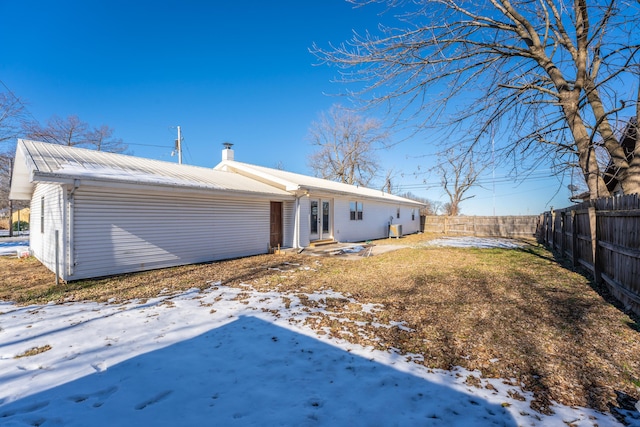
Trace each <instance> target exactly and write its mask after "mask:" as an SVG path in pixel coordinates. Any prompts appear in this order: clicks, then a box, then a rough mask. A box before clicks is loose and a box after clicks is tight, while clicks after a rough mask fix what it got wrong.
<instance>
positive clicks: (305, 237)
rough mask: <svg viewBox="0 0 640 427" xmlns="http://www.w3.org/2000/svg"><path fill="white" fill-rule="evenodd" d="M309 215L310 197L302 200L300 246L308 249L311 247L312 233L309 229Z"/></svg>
mask: <svg viewBox="0 0 640 427" xmlns="http://www.w3.org/2000/svg"><path fill="white" fill-rule="evenodd" d="M309 215H311V201H310V199H309V198H308V197H301V198H300V224H299V227H300V246H301V247H303V248H304V247H307V246H309V243H311V242H310V240H309V232H310V231H311V229H310V227H309V220H310V218H309Z"/></svg>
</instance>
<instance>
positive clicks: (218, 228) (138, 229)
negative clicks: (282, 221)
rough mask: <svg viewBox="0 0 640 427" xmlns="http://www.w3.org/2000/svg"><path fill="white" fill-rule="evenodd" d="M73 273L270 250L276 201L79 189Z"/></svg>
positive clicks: (143, 267)
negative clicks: (271, 212) (271, 211)
mask: <svg viewBox="0 0 640 427" xmlns="http://www.w3.org/2000/svg"><path fill="white" fill-rule="evenodd" d="M74 218H75V227H74V246H75V247H74V257H75V262H76V265H75V272H74V275H73V277H72V278H71V279H80V278H85V277H95V276H104V275H111V274H120V273H125V272H133V271H142V270H148V269H152V268H161V267H169V266H175V265H183V264H191V263H197V262H205V261H214V260H219V259H225V258H234V257H240V256H248V255H255V254H259V253H265V252H267V248H268V243H269V201H268V200H262V199H242V198H222V197H209V198H204V197H192V196H181V195H176V194H174V193H162V192H148V193H145V194H139V193H133V192H115V191H113V190H108V189H104V188H95V187H80V188H79V189H78V190H77V191H76V193H75V215H74Z"/></svg>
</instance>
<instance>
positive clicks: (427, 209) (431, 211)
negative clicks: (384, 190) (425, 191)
mask: <svg viewBox="0 0 640 427" xmlns="http://www.w3.org/2000/svg"><path fill="white" fill-rule="evenodd" d="M399 196H400V197H404V198H405V199H409V200H415V201H416V202H420V203H422V204H423V206H422V207H421V208H420V215H438V212H439V211H440V210H441V209H442V208H443V204H442V203H441V202H438V201H436V200H431V199H427V198H426V197H421V196H416V195H415V194H413V193H412V192H410V191H408V192H406V193H402V194H399Z"/></svg>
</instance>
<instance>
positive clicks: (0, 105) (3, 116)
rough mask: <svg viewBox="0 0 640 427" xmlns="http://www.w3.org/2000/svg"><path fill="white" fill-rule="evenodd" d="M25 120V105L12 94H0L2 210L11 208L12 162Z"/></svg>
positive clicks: (0, 206)
mask: <svg viewBox="0 0 640 427" xmlns="http://www.w3.org/2000/svg"><path fill="white" fill-rule="evenodd" d="M24 118H25V110H24V104H23V103H22V101H21V100H20V99H19V98H17V97H15V96H14V95H13V94H12V93H9V92H6V93H5V92H1V93H0V210H3V209H6V208H7V207H9V205H10V204H9V184H10V176H11V160H12V159H13V151H14V149H15V141H16V139H17V137H18V135H19V134H20V129H21V126H22V123H23V122H24Z"/></svg>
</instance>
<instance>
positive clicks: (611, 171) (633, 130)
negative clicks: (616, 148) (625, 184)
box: [569, 117, 638, 203]
mask: <svg viewBox="0 0 640 427" xmlns="http://www.w3.org/2000/svg"><path fill="white" fill-rule="evenodd" d="M636 124H637V120H636V118H635V117H632V118H631V119H630V120H629V123H627V125H626V126H625V128H624V131H623V132H622V137H621V138H620V145H621V146H622V149H623V150H624V154H625V156H626V158H627V161H628V162H631V160H632V159H633V153H634V150H635V148H636V141H637V140H638V128H637V126H636ZM618 172H619V169H618V168H617V167H616V166H615V165H614V164H613V160H611V159H610V160H609V164H608V165H607V167H606V169H605V170H604V172H603V173H602V177H603V179H604V183H605V185H606V186H607V190H609V192H610V193H611V195H612V196H613V197H615V196H622V195H623V194H624V192H623V191H622V186H621V185H620V181H618V178H617V176H618ZM590 198H591V194H590V193H589V192H588V191H586V192H583V193H580V194H577V195H575V196H571V197H570V198H569V200H571V201H572V202H574V203H578V202H586V201H588V200H589V199H590Z"/></svg>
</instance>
